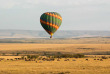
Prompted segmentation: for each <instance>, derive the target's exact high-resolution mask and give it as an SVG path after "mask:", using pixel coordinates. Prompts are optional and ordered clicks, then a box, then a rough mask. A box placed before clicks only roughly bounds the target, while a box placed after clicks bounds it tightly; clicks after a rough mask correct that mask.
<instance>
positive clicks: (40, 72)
mask: <svg viewBox="0 0 110 74" xmlns="http://www.w3.org/2000/svg"><path fill="white" fill-rule="evenodd" d="M43 41H44V42H45V43H40V42H39V43H27V42H26V43H19V42H18V43H6V42H5V43H0V74H110V44H109V42H110V40H109V38H84V39H66V40H65V39H63V40H59V41H58V39H57V40H55V39H54V40H53V41H52V40H50V41H49V40H43ZM51 41H52V42H54V43H51ZM41 42H42V41H41ZM46 42H47V43H46ZM58 42H59V43H58ZM62 42H63V43H62Z"/></svg>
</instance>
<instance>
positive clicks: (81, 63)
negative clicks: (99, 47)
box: [0, 58, 110, 74]
mask: <svg viewBox="0 0 110 74" xmlns="http://www.w3.org/2000/svg"><path fill="white" fill-rule="evenodd" d="M73 59H74V60H76V61H72V60H73ZM85 59H86V58H80V59H75V58H71V59H70V61H64V59H61V60H60V61H56V60H55V61H42V62H41V63H39V62H38V63H36V62H35V61H28V62H26V61H23V60H21V61H7V60H4V61H0V74H110V59H104V60H103V61H99V60H94V58H88V61H86V60H85Z"/></svg>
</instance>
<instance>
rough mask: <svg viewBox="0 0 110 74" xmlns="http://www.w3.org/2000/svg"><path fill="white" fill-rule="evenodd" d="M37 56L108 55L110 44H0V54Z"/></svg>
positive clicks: (109, 53)
mask: <svg viewBox="0 0 110 74" xmlns="http://www.w3.org/2000/svg"><path fill="white" fill-rule="evenodd" d="M17 52H18V53H20V54H38V53H42V52H48V53H49V52H50V53H57V52H61V53H71V54H74V53H82V54H97V55H98V54H99V55H101V54H102V55H103V54H105V55H110V44H32V43H31V44H29V43H28V44H26V43H25V44H24V43H22V44H20V43H11V44H10V43H1V44H0V54H1V55H2V54H3V53H5V54H13V53H17Z"/></svg>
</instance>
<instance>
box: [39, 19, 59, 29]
mask: <svg viewBox="0 0 110 74" xmlns="http://www.w3.org/2000/svg"><path fill="white" fill-rule="evenodd" d="M40 22H41V23H43V24H46V25H49V26H52V27H54V28H56V30H57V29H58V28H59V27H58V26H57V25H55V24H52V23H49V22H45V21H43V20H41V19H40Z"/></svg>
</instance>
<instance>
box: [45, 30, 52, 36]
mask: <svg viewBox="0 0 110 74" xmlns="http://www.w3.org/2000/svg"><path fill="white" fill-rule="evenodd" d="M45 30H46V29H45ZM46 31H47V32H48V33H49V34H50V35H51V36H52V35H53V33H52V32H50V31H48V30H46Z"/></svg>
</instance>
